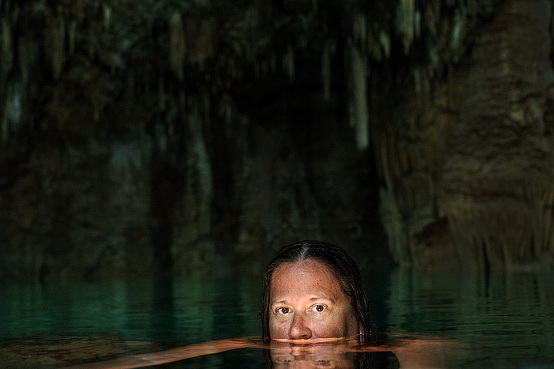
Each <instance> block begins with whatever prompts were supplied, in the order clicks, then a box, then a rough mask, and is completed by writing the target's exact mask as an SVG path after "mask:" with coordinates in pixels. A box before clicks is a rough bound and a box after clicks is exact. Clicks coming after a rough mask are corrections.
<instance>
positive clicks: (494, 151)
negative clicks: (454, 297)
mask: <svg viewBox="0 0 554 369" xmlns="http://www.w3.org/2000/svg"><path fill="white" fill-rule="evenodd" d="M0 9H1V10H2V12H1V14H2V15H1V16H0V22H1V24H0V26H1V32H2V33H1V38H0V39H1V44H0V45H1V47H0V52H1V76H0V109H1V114H0V119H1V121H0V138H1V149H0V162H1V163H2V166H1V171H2V173H1V174H0V178H1V179H0V187H1V188H2V192H1V196H0V210H1V212H0V224H1V226H0V249H1V250H2V252H3V255H5V257H3V258H2V259H1V260H0V264H1V265H0V270H1V272H0V273H1V275H0V277H2V278H17V279H25V278H31V279H35V280H49V279H70V278H111V277H116V276H133V275H149V274H152V273H167V272H174V273H195V272H199V271H210V270H214V268H215V269H226V268H230V267H232V266H233V267H238V268H239V269H240V270H245V271H251V272H254V273H257V272H259V270H260V268H261V266H262V265H263V264H264V263H265V261H267V258H268V257H269V256H270V255H271V254H272V253H273V252H274V251H275V250H276V249H277V248H278V247H279V246H281V245H283V244H285V243H288V242H292V241H295V240H298V239H305V238H322V239H326V240H329V241H331V242H337V243H339V244H341V245H344V246H345V247H347V248H348V249H349V250H350V251H351V252H352V253H354V255H355V256H356V258H357V259H358V260H359V261H360V264H361V265H362V267H364V268H368V269H370V268H378V267H380V266H382V265H388V260H389V254H390V255H392V257H393V259H394V260H395V261H396V263H398V264H401V265H405V266H416V267H423V268H427V267H429V268H434V267H439V266H440V267H444V266H448V267H451V266H453V265H456V266H469V267H474V268H481V269H486V270H489V269H491V268H497V269H503V268H506V267H509V268H518V267H532V266H536V265H537V264H538V261H539V260H549V259H548V258H549V257H551V256H552V254H553V253H554V247H553V246H552V244H553V241H552V240H553V235H552V206H553V192H552V183H553V182H552V180H553V176H552V169H551V168H552V142H551V136H550V130H551V124H552V123H551V121H550V120H551V118H550V115H551V114H550V108H551V105H552V104H551V99H552V97H551V96H550V95H551V94H552V93H551V91H550V90H551V87H550V86H551V83H552V81H551V79H552V76H551V74H552V65H551V56H550V50H551V43H552V30H551V24H550V23H551V16H552V4H551V2H550V1H546V0H540V1H539V0H529V1H524V2H518V1H515V0H503V1H500V0H498V1H493V0H490V1H461V0H459V1H456V0H450V1H428V2H418V1H415V0H399V1H375V2H371V3H370V4H366V3H365V2H359V1H354V0H351V1H332V0H327V1H323V0H314V1H291V0H283V1H270V0H258V1H255V2H245V1H237V2H233V3H232V4H231V3H230V2H228V1H216V0H214V1H169V0H164V1H149V0H143V1H125V0H111V1H110V0H104V1H99V0H95V1H93V0H81V1H70V0H56V1H54V0H53V1H48V2H43V1H32V0H29V1H23V2H20V1H3V2H1V3H0ZM543 264H544V262H543Z"/></svg>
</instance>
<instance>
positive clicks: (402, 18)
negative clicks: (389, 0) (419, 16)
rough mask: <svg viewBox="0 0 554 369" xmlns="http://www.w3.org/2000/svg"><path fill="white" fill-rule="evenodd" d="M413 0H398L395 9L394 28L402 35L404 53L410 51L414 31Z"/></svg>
mask: <svg viewBox="0 0 554 369" xmlns="http://www.w3.org/2000/svg"><path fill="white" fill-rule="evenodd" d="M414 14H415V0H400V1H399V3H398V7H397V9H396V30H397V32H398V33H399V34H400V36H401V37H402V43H403V45H404V53H405V54H406V55H407V54H408V53H409V52H410V47H411V46H412V42H413V40H414V31H415V25H414V20H415V15H414Z"/></svg>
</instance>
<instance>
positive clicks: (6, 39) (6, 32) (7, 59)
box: [0, 17, 13, 71]
mask: <svg viewBox="0 0 554 369" xmlns="http://www.w3.org/2000/svg"><path fill="white" fill-rule="evenodd" d="M0 22H1V26H0V27H1V28H0V30H1V31H2V44H1V46H0V48H1V50H0V58H1V60H2V61H1V63H2V71H9V70H10V69H11V68H12V65H13V50H12V31H11V27H10V24H9V22H8V20H7V19H6V18H4V17H2V19H1V21H0Z"/></svg>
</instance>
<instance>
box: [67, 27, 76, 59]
mask: <svg viewBox="0 0 554 369" xmlns="http://www.w3.org/2000/svg"><path fill="white" fill-rule="evenodd" d="M76 34H77V23H76V22H75V21H71V23H69V31H68V35H67V43H68V45H67V48H68V51H69V55H74V54H75V36H76Z"/></svg>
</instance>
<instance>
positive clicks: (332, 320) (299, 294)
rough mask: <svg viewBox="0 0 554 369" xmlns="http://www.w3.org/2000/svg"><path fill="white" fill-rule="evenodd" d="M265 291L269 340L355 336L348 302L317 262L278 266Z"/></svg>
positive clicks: (354, 327) (331, 276)
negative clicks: (267, 299) (267, 305)
mask: <svg viewBox="0 0 554 369" xmlns="http://www.w3.org/2000/svg"><path fill="white" fill-rule="evenodd" d="M269 291H270V292H269V293H270V301H269V303H270V308H269V337H270V338H271V339H273V340H275V339H279V340H283V339H285V340H307V339H312V340H313V339H322V338H339V337H350V336H354V335H356V334H358V324H357V322H356V317H355V314H354V312H353V311H352V308H351V306H350V299H349V298H348V296H347V295H346V294H345V293H344V292H343V291H342V289H341V287H340V285H339V282H338V281H337V279H336V278H335V276H334V275H333V273H332V272H331V270H330V269H329V268H328V267H327V265H325V264H323V263H322V262H320V261H317V260H314V259H305V260H301V261H298V262H286V263H283V264H281V265H279V266H278V267H277V268H275V270H274V271H273V275H272V277H271V284H270V289H269Z"/></svg>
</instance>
